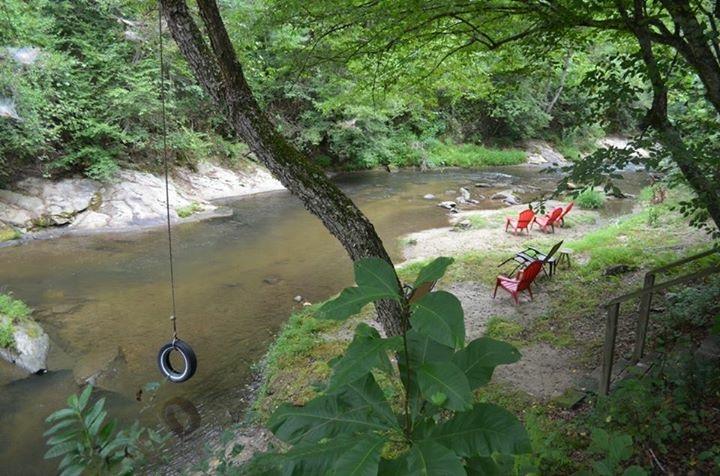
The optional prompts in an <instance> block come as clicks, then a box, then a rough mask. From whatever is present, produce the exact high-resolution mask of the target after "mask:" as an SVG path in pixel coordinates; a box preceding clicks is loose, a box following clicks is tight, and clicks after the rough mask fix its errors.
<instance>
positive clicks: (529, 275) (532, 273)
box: [518, 259, 543, 291]
mask: <svg viewBox="0 0 720 476" xmlns="http://www.w3.org/2000/svg"><path fill="white" fill-rule="evenodd" d="M542 265H543V262H542V261H540V260H539V259H536V260H535V261H533V262H532V263H530V264H529V265H528V267H527V268H525V269H524V270H523V272H522V276H520V281H519V282H518V291H522V290H523V289H527V288H528V286H530V283H532V282H533V281H534V280H535V278H536V277H537V275H538V273H539V272H540V270H541V269H542Z"/></svg>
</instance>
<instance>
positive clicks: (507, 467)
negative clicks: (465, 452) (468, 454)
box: [465, 455, 515, 476]
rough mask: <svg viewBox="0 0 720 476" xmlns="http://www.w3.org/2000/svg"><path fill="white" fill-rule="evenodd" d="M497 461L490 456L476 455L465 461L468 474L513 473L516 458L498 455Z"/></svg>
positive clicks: (477, 475) (492, 474) (497, 474)
mask: <svg viewBox="0 0 720 476" xmlns="http://www.w3.org/2000/svg"><path fill="white" fill-rule="evenodd" d="M498 456H499V458H498V459H499V460H500V461H497V460H495V459H494V458H492V457H490V456H476V457H474V458H468V459H467V460H466V461H465V470H466V471H467V475H468V476H507V475H508V474H513V466H514V463H515V460H514V458H513V457H511V456H508V457H503V455H498Z"/></svg>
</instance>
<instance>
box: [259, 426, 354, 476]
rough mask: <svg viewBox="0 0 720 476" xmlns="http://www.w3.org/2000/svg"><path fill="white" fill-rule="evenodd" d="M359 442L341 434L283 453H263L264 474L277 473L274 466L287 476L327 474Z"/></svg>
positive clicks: (298, 446)
mask: <svg viewBox="0 0 720 476" xmlns="http://www.w3.org/2000/svg"><path fill="white" fill-rule="evenodd" d="M357 444H358V440H357V438H354V437H351V436H341V437H338V438H332V439H330V440H328V441H324V442H322V443H303V444H300V445H297V446H295V447H294V448H292V449H291V450H289V451H287V452H286V453H283V454H276V455H272V454H270V455H263V457H262V459H263V460H264V461H263V463H265V465H266V468H263V471H262V474H268V475H269V474H275V472H273V471H272V470H271V468H272V466H281V467H282V471H281V472H280V474H282V475H285V476H307V475H310V474H318V475H326V474H329V473H330V472H331V471H332V469H333V466H334V465H335V464H336V462H337V461H338V460H339V459H340V458H341V457H342V456H343V455H344V454H346V453H347V452H348V451H350V450H351V449H352V448H353V447H354V446H356V445H357ZM261 466H262V465H261ZM268 466H269V467H268ZM252 474H255V473H252Z"/></svg>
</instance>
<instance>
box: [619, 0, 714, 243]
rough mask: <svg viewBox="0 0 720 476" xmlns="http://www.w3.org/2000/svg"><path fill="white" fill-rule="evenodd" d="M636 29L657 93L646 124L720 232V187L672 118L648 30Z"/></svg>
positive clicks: (638, 15) (640, 15) (640, 13)
mask: <svg viewBox="0 0 720 476" xmlns="http://www.w3.org/2000/svg"><path fill="white" fill-rule="evenodd" d="M639 3H640V2H639V0H636V9H635V15H636V20H637V19H642V18H643V15H644V14H643V11H642V9H641V8H639V7H638V6H637V5H638V4H639ZM639 23H640V22H638V24H639ZM632 30H633V34H634V35H635V37H636V38H637V40H638V43H639V45H640V53H641V55H642V59H643V62H644V63H645V67H646V69H647V75H648V78H649V80H650V85H651V86H652V90H653V102H652V106H651V107H650V110H649V111H648V113H647V115H646V116H645V119H644V121H643V122H644V126H645V127H651V128H653V129H654V130H655V131H656V132H657V137H658V139H659V142H660V144H661V145H662V146H663V147H664V148H665V149H666V150H667V151H668V152H670V155H671V156H672V158H673V161H674V162H675V164H677V166H678V168H679V169H680V171H681V172H682V174H683V176H684V177H685V180H686V181H687V183H688V184H689V185H690V187H692V189H693V190H694V191H695V193H696V194H697V195H698V197H699V198H700V200H701V201H702V203H703V204H704V205H705V207H706V208H707V211H708V214H709V215H710V218H711V219H712V220H713V221H714V222H715V225H716V226H717V227H718V229H720V194H718V192H717V186H718V184H717V183H713V181H712V180H711V179H709V178H708V177H707V176H706V175H705V174H704V173H703V170H702V168H701V167H699V166H698V164H697V163H696V162H695V160H694V158H693V156H692V152H691V151H690V150H689V149H688V147H687V145H686V144H685V141H684V140H683V138H682V136H681V135H680V133H679V132H678V131H677V129H676V128H675V126H674V125H673V124H672V123H671V122H670V119H669V118H668V111H667V94H668V87H667V84H666V82H665V80H664V79H663V77H662V74H661V73H660V68H659V67H658V64H657V60H656V58H655V54H654V53H653V49H652V42H651V40H650V36H649V33H648V30H647V27H646V26H636V25H633V28H632Z"/></svg>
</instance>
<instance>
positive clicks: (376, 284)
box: [354, 258, 400, 297]
mask: <svg viewBox="0 0 720 476" xmlns="http://www.w3.org/2000/svg"><path fill="white" fill-rule="evenodd" d="M354 267H355V282H356V283H357V285H358V287H359V288H367V289H376V290H379V291H382V292H384V293H385V294H387V295H390V296H395V297H399V295H400V287H399V284H398V279H397V274H396V273H395V268H394V267H393V266H392V265H391V264H390V263H388V262H387V261H385V260H382V259H380V258H364V259H361V260H359V261H356V262H355V264H354Z"/></svg>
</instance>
